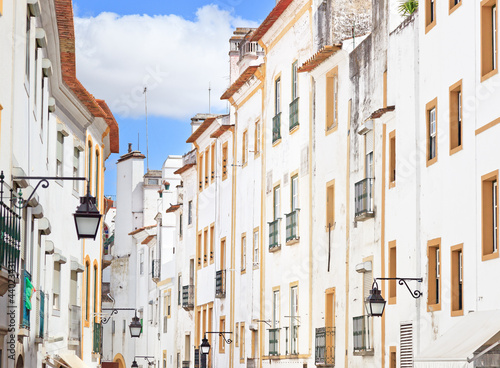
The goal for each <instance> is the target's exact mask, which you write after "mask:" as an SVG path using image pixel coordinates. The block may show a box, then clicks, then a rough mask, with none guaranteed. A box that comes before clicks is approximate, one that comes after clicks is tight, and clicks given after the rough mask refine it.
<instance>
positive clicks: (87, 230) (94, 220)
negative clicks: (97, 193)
mask: <svg viewBox="0 0 500 368" xmlns="http://www.w3.org/2000/svg"><path fill="white" fill-rule="evenodd" d="M95 203H96V199H95V197H92V196H91V195H90V193H89V191H88V189H87V195H86V196H85V197H80V206H78V208H77V209H76V212H75V213H74V214H73V216H74V217H75V226H76V234H77V236H78V239H94V240H95V238H96V236H97V231H98V230H99V224H100V223H101V217H102V215H101V214H100V213H99V210H98V209H97V207H96V205H95Z"/></svg>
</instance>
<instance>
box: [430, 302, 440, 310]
mask: <svg viewBox="0 0 500 368" xmlns="http://www.w3.org/2000/svg"><path fill="white" fill-rule="evenodd" d="M440 310H441V303H439V304H427V312H438V311H440Z"/></svg>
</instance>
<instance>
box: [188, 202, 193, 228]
mask: <svg viewBox="0 0 500 368" xmlns="http://www.w3.org/2000/svg"><path fill="white" fill-rule="evenodd" d="M192 223H193V201H189V202H188V225H191V224H192Z"/></svg>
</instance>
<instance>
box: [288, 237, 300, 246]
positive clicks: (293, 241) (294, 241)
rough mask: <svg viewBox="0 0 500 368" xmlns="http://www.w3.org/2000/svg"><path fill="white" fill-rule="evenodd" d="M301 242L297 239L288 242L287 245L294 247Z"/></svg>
mask: <svg viewBox="0 0 500 368" xmlns="http://www.w3.org/2000/svg"><path fill="white" fill-rule="evenodd" d="M299 242H300V237H298V238H295V239H292V240H288V241H287V242H286V245H294V244H297V243H299Z"/></svg>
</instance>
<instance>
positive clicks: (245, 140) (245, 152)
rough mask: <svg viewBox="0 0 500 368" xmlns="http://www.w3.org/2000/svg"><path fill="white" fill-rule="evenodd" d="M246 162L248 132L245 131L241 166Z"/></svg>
mask: <svg viewBox="0 0 500 368" xmlns="http://www.w3.org/2000/svg"><path fill="white" fill-rule="evenodd" d="M247 162H248V130H245V131H244V132H243V142H242V152H241V164H242V165H246V163H247Z"/></svg>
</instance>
